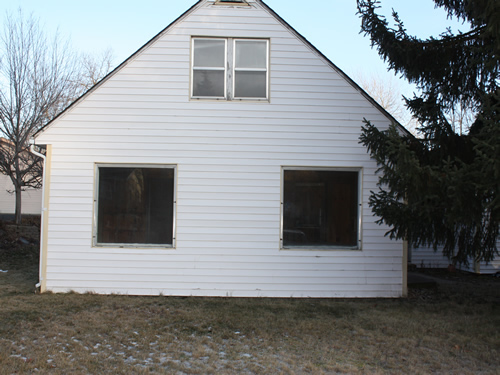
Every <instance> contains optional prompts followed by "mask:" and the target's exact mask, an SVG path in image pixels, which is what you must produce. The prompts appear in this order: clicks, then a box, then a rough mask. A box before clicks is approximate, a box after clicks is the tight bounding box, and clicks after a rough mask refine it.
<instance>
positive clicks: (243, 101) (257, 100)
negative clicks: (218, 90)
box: [189, 97, 271, 103]
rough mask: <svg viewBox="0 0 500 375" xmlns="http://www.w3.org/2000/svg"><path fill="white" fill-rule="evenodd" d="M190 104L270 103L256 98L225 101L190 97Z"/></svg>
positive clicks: (222, 99)
mask: <svg viewBox="0 0 500 375" xmlns="http://www.w3.org/2000/svg"><path fill="white" fill-rule="evenodd" d="M189 100H190V101H192V102H221V103H231V102H237V103H270V102H271V101H270V100H269V99H258V98H249V99H245V98H234V99H226V98H209V97H191V98H189Z"/></svg>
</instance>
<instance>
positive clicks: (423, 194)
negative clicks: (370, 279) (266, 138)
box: [357, 0, 500, 264]
mask: <svg viewBox="0 0 500 375" xmlns="http://www.w3.org/2000/svg"><path fill="white" fill-rule="evenodd" d="M434 2H435V3H436V7H442V8H444V9H445V10H446V11H447V13H448V17H450V18H457V19H459V20H461V21H463V22H464V24H468V25H470V31H468V32H466V33H460V32H458V33H456V34H453V33H452V32H451V30H447V31H446V32H444V33H443V34H441V35H440V36H439V37H436V38H434V37H431V38H429V39H426V40H421V39H419V38H417V37H414V36H411V35H408V33H407V31H406V29H405V27H404V24H403V22H402V21H401V19H400V18H399V16H398V14H397V13H396V12H394V11H393V18H394V21H395V27H394V28H391V27H390V26H389V24H388V22H387V20H386V19H385V18H384V17H382V16H380V15H378V14H377V9H378V8H379V5H378V4H379V2H378V1H375V0H358V1H357V4H358V11H359V14H360V16H361V20H362V26H361V29H362V32H364V33H365V35H368V36H369V37H370V38H371V42H372V46H376V48H377V49H378V52H379V54H380V56H381V57H382V58H383V59H384V61H386V62H387V63H388V64H389V68H390V69H391V70H393V71H394V72H395V73H397V74H401V75H402V76H403V77H405V78H406V79H407V80H408V81H409V82H410V83H414V84H416V86H417V88H418V89H419V92H420V94H419V96H417V95H414V97H413V98H411V99H408V98H405V100H406V105H407V107H408V109H409V110H410V111H411V112H412V114H413V116H414V117H415V118H416V119H417V120H418V122H419V124H420V128H419V129H418V130H419V132H420V133H421V137H419V138H415V137H412V136H411V135H409V134H406V133H405V132H403V131H401V128H398V127H397V126H396V125H393V126H391V127H390V128H389V129H388V130H386V131H380V130H379V129H377V128H376V127H375V126H373V125H372V124H371V123H370V122H369V121H368V120H365V125H364V126H363V128H362V135H361V137H360V141H361V143H362V144H364V145H365V146H366V147H367V149H368V152H369V153H370V155H371V156H372V157H373V158H374V159H375V160H376V161H377V163H378V165H379V171H380V173H381V175H380V178H379V191H378V192H372V195H371V197H370V201H369V204H370V206H371V207H372V210H373V212H374V213H375V214H376V215H378V216H380V217H381V219H380V220H379V223H385V224H387V225H389V226H390V227H391V230H390V231H389V232H388V235H390V236H391V238H397V239H407V240H408V241H409V243H410V244H411V245H412V246H415V247H418V246H421V245H426V246H429V245H431V246H433V247H434V248H435V249H436V248H437V247H438V246H443V249H444V250H443V253H444V255H446V256H448V257H449V258H450V259H453V260H454V261H455V262H458V263H462V264H467V263H468V262H469V261H470V260H476V261H480V260H484V261H490V260H492V259H493V258H494V256H495V255H498V249H497V247H496V241H497V238H498V234H499V225H500V198H499V196H498V192H499V190H500V89H499V84H500V76H499V74H500V63H499V59H500V1H498V0H434ZM457 108H460V109H461V110H463V109H464V108H465V109H466V110H467V111H468V113H469V114H472V115H473V122H472V124H471V126H470V129H469V131H468V132H466V133H465V134H457V133H456V132H455V129H454V126H453V125H452V124H451V123H450V121H449V118H450V114H452V113H454V111H457Z"/></svg>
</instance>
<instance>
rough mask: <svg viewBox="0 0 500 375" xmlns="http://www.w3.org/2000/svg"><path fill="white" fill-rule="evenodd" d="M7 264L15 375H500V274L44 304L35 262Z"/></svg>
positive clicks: (8, 358)
mask: <svg viewBox="0 0 500 375" xmlns="http://www.w3.org/2000/svg"><path fill="white" fill-rule="evenodd" d="M27 251H28V250H27ZM28 252H29V251H28ZM9 254H11V255H12V252H9ZM16 257H17V255H16V256H13V258H16ZM6 258H9V256H7V255H6V252H5V251H4V252H3V253H2V252H1V251H0V269H2V270H5V269H7V268H6V267H5V266H6V265H16V267H17V268H16V267H15V268H13V269H12V270H10V269H9V272H7V273H0V368H1V369H2V371H1V372H2V373H5V374H14V373H18V374H32V373H41V374H44V373H45V374H69V373H71V374H235V373H242V374H303V373H304V374H308V373H309V374H400V373H411V374H429V373H441V374H498V373H499V370H498V369H499V368H500V334H499V328H500V305H499V297H500V293H499V286H500V283H499V280H498V279H494V278H492V277H490V278H485V277H471V278H470V279H469V278H466V277H465V278H463V279H460V281H458V280H455V281H453V282H449V283H443V284H440V286H439V287H438V288H436V289H430V290H417V291H412V293H411V295H410V298H409V299H401V300H382V299H376V300H319V299H318V300H316V299H314V300H304V299H301V300H296V299H238V298H173V297H127V296H119V295H112V296H100V295H92V294H84V295H79V294H71V293H70V294H43V295H39V294H35V293H34V284H35V283H36V281H37V280H36V278H37V265H36V263H35V262H33V261H28V262H26V263H25V264H20V263H19V261H18V260H15V261H13V262H12V261H10V260H9V259H10V258H12V256H11V257H10V258H9V259H6ZM28 259H30V258H29V257H28ZM9 262H10V264H9ZM436 277H439V275H437V276H436Z"/></svg>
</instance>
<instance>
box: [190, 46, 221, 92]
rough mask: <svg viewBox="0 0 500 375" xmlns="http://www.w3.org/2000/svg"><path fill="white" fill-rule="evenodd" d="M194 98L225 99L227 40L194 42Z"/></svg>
mask: <svg viewBox="0 0 500 375" xmlns="http://www.w3.org/2000/svg"><path fill="white" fill-rule="evenodd" d="M193 49H194V51H193V96H194V97H217V98H223V97H225V86H226V84H225V82H226V81H225V80H226V69H225V66H226V40H225V39H194V40H193Z"/></svg>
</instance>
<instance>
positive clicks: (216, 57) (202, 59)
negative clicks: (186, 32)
mask: <svg viewBox="0 0 500 375" xmlns="http://www.w3.org/2000/svg"><path fill="white" fill-rule="evenodd" d="M225 46H226V42H225V40H213V39H195V40H194V62H193V64H194V66H195V67H202V68H224V65H225V60H226V58H225V54H226V51H225Z"/></svg>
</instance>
